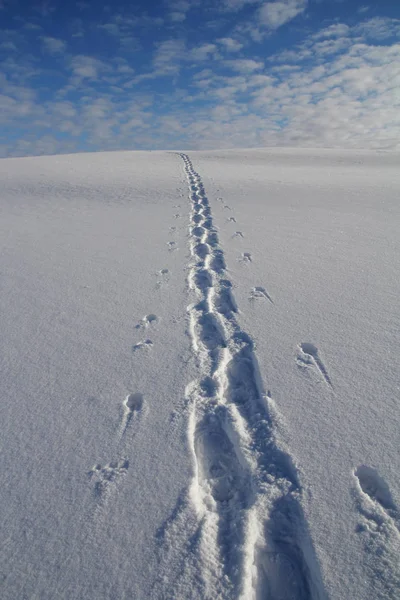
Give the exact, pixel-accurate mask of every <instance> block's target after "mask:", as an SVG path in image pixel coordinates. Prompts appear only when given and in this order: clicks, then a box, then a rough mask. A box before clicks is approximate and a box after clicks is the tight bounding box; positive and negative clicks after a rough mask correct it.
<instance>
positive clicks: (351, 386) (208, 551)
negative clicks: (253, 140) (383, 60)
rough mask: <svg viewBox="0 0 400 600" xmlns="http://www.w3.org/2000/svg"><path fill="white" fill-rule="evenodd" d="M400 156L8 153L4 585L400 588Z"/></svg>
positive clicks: (61, 589) (344, 591) (82, 592)
mask: <svg viewBox="0 0 400 600" xmlns="http://www.w3.org/2000/svg"><path fill="white" fill-rule="evenodd" d="M399 158H400V155H399V154H395V153H386V152H366V151H365V152H364V151H358V152H356V151H348V152H346V151H338V150H334V151H333V150H321V149H319V150H315V151H313V150H298V149H268V150H235V151H219V152H218V151H212V152H188V153H175V152H150V153H145V152H116V153H99V154H83V155H71V156H57V157H40V158H22V159H21V158H19V159H4V160H1V161H0V211H1V219H0V228H1V236H0V252H1V254H0V256H1V262H0V303H1V304H0V307H1V311H0V314H1V317H0V319H1V320H0V344H1V354H0V361H1V363H0V364H1V379H0V390H1V396H0V397H1V402H0V419H1V424H2V426H1V436H0V443H1V451H2V461H1V465H2V485H1V488H0V500H1V502H0V506H1V519H0V527H1V537H0V581H1V598H2V599H3V600H15V599H33V598H37V599H40V600H54V599H56V598H63V599H66V600H67V599H68V600H81V599H84V600H105V599H118V600H120V599H135V600H146V599H155V600H159V599H160V600H161V599H162V600H164V599H171V600H172V599H173V600H176V599H184V600H185V599H210V600H216V599H224V600H225V599H226V600H228V599H239V598H240V599H241V600H251V599H256V600H269V599H272V600H289V599H290V600H309V599H310V600H326V599H328V598H329V599H331V600H342V599H346V600H347V599H350V598H351V599H352V600H365V599H372V600H374V599H383V598H385V599H386V598H390V599H397V598H399V597H400V563H399V555H400V484H399V472H400V453H399V443H400V434H399V432H400V411H399V400H400V393H399V352H398V349H399V346H400V301H399V298H400V278H399V275H398V274H399V268H400V259H399V257H400V235H399V227H400V202H399V198H400V169H399V168H398V165H399Z"/></svg>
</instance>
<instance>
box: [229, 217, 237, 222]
mask: <svg viewBox="0 0 400 600" xmlns="http://www.w3.org/2000/svg"><path fill="white" fill-rule="evenodd" d="M227 221H228V223H236V219H235V217H229V219H227Z"/></svg>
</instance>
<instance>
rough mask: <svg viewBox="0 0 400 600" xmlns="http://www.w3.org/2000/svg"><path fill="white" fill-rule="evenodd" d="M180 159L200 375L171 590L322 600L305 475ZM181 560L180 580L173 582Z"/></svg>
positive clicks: (197, 192)
mask: <svg viewBox="0 0 400 600" xmlns="http://www.w3.org/2000/svg"><path fill="white" fill-rule="evenodd" d="M180 157H181V158H182V160H183V162H184V168H185V172H186V176H187V180H188V185H189V199H190V202H191V206H192V211H191V217H190V224H189V233H190V250H191V262H190V265H189V277H188V282H189V291H190V294H191V295H192V296H193V297H194V301H193V302H192V303H191V304H189V306H188V314H189V328H190V336H191V342H192V349H193V355H194V359H195V361H196V364H197V369H198V378H197V379H196V380H195V381H193V382H192V383H191V384H190V385H188V387H187V391H186V396H187V403H188V406H189V419H188V420H189V426H188V441H189V447H190V449H191V452H192V456H193V479H192V483H191V486H190V489H189V490H188V492H187V493H186V495H184V496H183V497H182V498H180V500H179V503H178V505H177V507H176V509H175V511H174V513H173V514H172V516H171V517H170V519H168V520H167V522H166V523H165V524H164V526H163V527H162V528H161V530H162V534H160V535H161V538H162V543H163V548H164V550H163V552H164V555H163V558H162V562H163V561H164V567H163V568H161V572H162V573H163V572H164V575H162V576H161V579H162V582H160V589H159V593H161V591H162V594H163V597H164V598H176V597H178V596H179V595H182V594H183V595H185V594H186V595H187V594H188V593H189V592H188V590H190V594H189V595H190V596H191V597H207V598H227V599H233V598H242V599H243V600H244V599H247V598H255V599H256V600H258V599H260V600H261V599H264V598H267V597H268V598H274V599H281V598H282V599H283V598H285V599H286V598H293V600H320V599H322V598H325V595H324V591H323V586H322V583H321V578H320V575H319V569H318V565H317V562H316V558H315V555H314V550H313V547H312V543H311V540H310V537H309V534H308V531H307V524H306V522H305V518H304V515H303V512H302V508H301V498H302V489H301V486H300V483H299V481H298V476H297V471H296V469H295V467H294V466H293V461H292V459H291V457H290V456H289V455H288V454H287V453H286V452H284V451H283V450H281V449H280V447H279V445H278V444H277V442H276V433H275V430H276V427H275V422H274V417H273V411H272V406H271V405H272V400H271V398H270V395H269V394H265V392H264V390H263V386H262V381H261V377H260V374H259V368H258V363H257V359H256V355H255V352H254V344H253V341H252V339H251V338H250V337H249V336H248V335H247V334H246V333H245V332H244V331H243V330H242V329H241V327H240V324H239V322H238V318H237V315H238V307H237V305H236V302H235V299H234V296H233V291H232V284H231V282H230V281H229V279H228V277H227V273H226V266H225V259H224V252H223V249H222V248H221V246H220V242H219V237H218V232H217V229H216V228H215V226H214V223H213V217H212V212H211V207H210V204H209V201H208V198H207V195H206V192H205V189H204V185H203V183H202V181H201V178H200V175H199V174H198V173H197V172H196V171H195V170H194V168H193V165H192V162H191V160H190V158H189V157H188V156H187V155H185V154H180ZM260 289H261V288H260ZM263 291H264V290H263ZM266 297H267V298H268V299H269V300H270V298H269V297H268V295H266ZM185 536H186V537H185ZM172 539H173V540H174V542H173V543H171V540H172ZM171 564H175V565H180V566H179V568H178V567H177V569H178V571H179V573H177V574H176V577H175V578H174V577H172V576H169V577H168V580H169V582H170V585H169V586H168V585H167V586H166V585H165V578H166V577H167V576H168V575H170V573H169V569H170V565H171ZM160 581H161V580H160Z"/></svg>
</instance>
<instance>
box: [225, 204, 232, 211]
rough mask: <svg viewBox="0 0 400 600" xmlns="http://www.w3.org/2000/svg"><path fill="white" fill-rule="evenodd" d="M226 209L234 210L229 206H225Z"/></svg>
mask: <svg viewBox="0 0 400 600" xmlns="http://www.w3.org/2000/svg"><path fill="white" fill-rule="evenodd" d="M224 208H225V209H226V210H232V209H231V207H230V206H228V205H227V204H224Z"/></svg>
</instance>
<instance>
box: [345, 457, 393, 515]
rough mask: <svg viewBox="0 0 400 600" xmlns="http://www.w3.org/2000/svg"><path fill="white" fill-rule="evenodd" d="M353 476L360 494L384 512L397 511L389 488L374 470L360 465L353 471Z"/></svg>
mask: <svg viewBox="0 0 400 600" xmlns="http://www.w3.org/2000/svg"><path fill="white" fill-rule="evenodd" d="M354 475H355V477H356V478H357V480H358V484H359V486H360V488H361V490H362V492H363V493H364V494H366V495H367V496H368V498H369V499H370V500H371V501H372V502H373V503H375V504H378V505H379V506H380V507H381V508H383V510H385V511H397V507H396V505H395V503H394V500H393V498H392V494H391V493H390V490H389V486H388V485H387V483H386V482H385V481H384V479H382V477H381V476H380V475H379V473H378V472H377V471H376V470H375V469H372V468H371V467H367V466H366V465H361V466H359V467H358V468H357V469H356V470H355V471H354Z"/></svg>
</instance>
